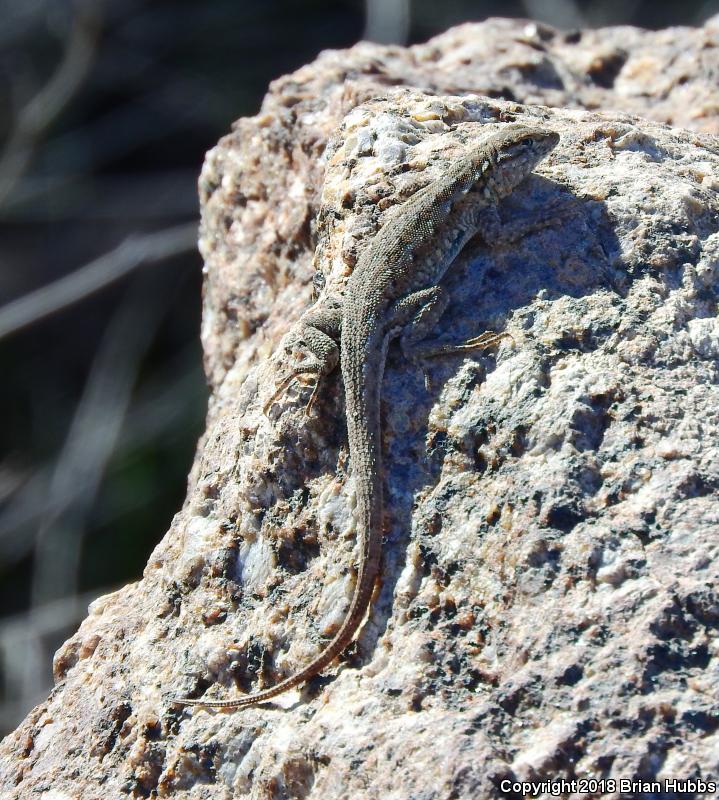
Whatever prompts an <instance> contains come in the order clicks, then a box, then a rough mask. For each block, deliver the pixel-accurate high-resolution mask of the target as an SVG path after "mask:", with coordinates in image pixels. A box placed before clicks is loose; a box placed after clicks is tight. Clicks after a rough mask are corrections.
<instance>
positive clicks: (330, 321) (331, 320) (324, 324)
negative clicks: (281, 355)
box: [262, 308, 339, 416]
mask: <svg viewBox="0 0 719 800" xmlns="http://www.w3.org/2000/svg"><path fill="white" fill-rule="evenodd" d="M338 327H339V315H338V311H337V309H334V308H333V309H331V310H330V312H329V313H328V312H324V313H319V312H314V313H313V314H308V315H307V317H306V318H305V320H304V321H303V323H302V325H301V326H300V328H299V331H298V336H297V340H296V345H297V346H298V347H299V348H300V349H302V350H304V351H306V352H309V359H308V360H306V361H305V362H304V363H302V364H299V365H298V366H297V367H295V368H294V369H291V370H290V371H289V372H288V373H287V374H286V375H285V376H284V377H283V378H282V380H281V381H280V383H279V384H278V386H277V388H276V389H275V391H274V392H273V394H272V396H271V397H270V399H269V400H268V401H267V402H266V403H265V404H264V405H263V407H262V410H263V413H264V414H267V412H268V410H269V408H270V406H271V405H272V404H273V403H274V402H275V400H276V399H277V398H278V397H279V396H280V395H281V394H282V392H284V391H285V389H286V388H287V387H288V386H289V385H290V384H291V383H292V382H293V381H295V380H297V379H298V378H299V377H300V376H302V375H316V376H317V382H316V383H315V386H314V388H313V389H312V394H311V395H310V398H309V400H308V401H307V406H306V407H305V414H306V415H308V416H309V414H310V412H311V410H312V407H313V405H314V403H315V400H316V399H317V393H318V391H319V387H320V385H321V383H322V378H323V377H324V376H325V375H329V373H330V372H332V370H333V369H334V368H335V367H336V366H337V362H338V361H339V348H338V346H337V333H336V330H337V329H338Z"/></svg>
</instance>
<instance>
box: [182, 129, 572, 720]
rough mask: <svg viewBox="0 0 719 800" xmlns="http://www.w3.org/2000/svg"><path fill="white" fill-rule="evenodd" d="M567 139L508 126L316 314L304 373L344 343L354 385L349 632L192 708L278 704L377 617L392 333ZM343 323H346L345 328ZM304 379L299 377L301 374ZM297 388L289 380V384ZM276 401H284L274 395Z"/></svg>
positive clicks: (368, 255)
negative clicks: (371, 611)
mask: <svg viewBox="0 0 719 800" xmlns="http://www.w3.org/2000/svg"><path fill="white" fill-rule="evenodd" d="M558 141H559V135H558V134H557V133H554V132H553V131H549V130H545V129H543V128H535V127H527V126H524V125H507V126H505V127H503V128H502V129H500V131H499V132H498V133H496V134H494V135H493V136H491V137H490V138H489V139H488V140H486V141H484V142H482V143H480V144H478V145H477V146H476V147H475V148H474V149H473V150H472V151H470V152H469V153H468V154H467V155H466V156H464V157H463V158H461V159H459V160H458V161H456V162H455V163H454V164H453V165H452V166H451V167H450V168H449V170H448V171H447V174H446V175H444V176H443V177H441V178H439V179H438V180H436V181H434V182H433V183H431V184H429V185H428V186H426V187H425V188H424V189H421V190H420V191H418V192H417V193H416V194H415V195H413V196H412V197H411V198H410V199H409V200H408V201H407V202H406V203H404V204H402V205H401V206H399V207H398V208H397V209H396V210H394V211H393V212H391V219H390V220H389V221H388V222H387V223H386V224H385V225H384V226H383V227H382V229H381V230H380V231H379V233H378V234H377V235H376V236H375V237H374V239H373V240H372V241H371V242H370V243H369V245H368V246H367V248H366V249H365V251H364V252H363V253H362V256H361V257H360V259H359V261H358V262H357V266H356V267H355V269H354V272H353V273H352V275H351V277H350V279H349V280H348V282H347V286H346V289H345V292H344V295H343V299H342V303H341V316H340V308H339V307H337V308H336V312H337V313H336V314H334V315H333V314H332V313H330V314H329V315H328V314H327V313H326V312H325V313H324V314H322V313H320V314H314V313H313V312H312V311H310V312H309V313H308V314H306V315H305V317H304V318H303V320H301V322H300V330H299V333H300V334H301V337H302V338H303V339H304V344H306V346H307V347H308V348H309V350H310V351H311V352H312V353H313V354H314V356H315V358H316V362H315V364H314V366H312V367H311V368H309V369H307V368H305V369H303V370H301V372H313V373H316V374H318V376H321V375H324V374H326V373H327V372H329V371H331V370H332V369H333V368H334V366H335V365H336V363H337V355H338V354H337V345H336V338H337V332H338V328H340V327H341V337H340V353H341V358H340V361H341V365H342V380H343V382H344V387H345V396H346V414H347V432H348V441H349V448H350V462H351V465H352V474H353V476H354V478H355V482H356V496H357V507H356V515H357V529H358V532H359V537H360V558H359V568H358V575H357V582H356V584H355V589H354V594H353V596H352V601H351V603H350V607H349V611H348V612H347V615H346V617H345V619H344V622H343V623H342V625H341V627H340V629H339V630H338V631H337V633H336V634H335V636H334V638H333V639H332V640H331V641H330V643H329V644H328V645H327V647H326V648H325V649H324V650H322V652H321V653H320V654H319V655H318V656H317V658H315V659H314V660H313V661H312V662H310V663H309V664H308V665H307V666H306V667H304V668H303V669H301V670H300V671H299V672H297V673H295V674H294V675H291V676H290V677H289V678H286V679H285V680H283V681H280V682H279V683H278V684H276V685H275V686H272V687H271V688H269V689H265V690H263V691H260V692H256V693H255V694H250V695H246V696H244V697H240V698H238V699H236V700H201V699H190V698H178V699H176V700H174V701H173V702H175V703H179V704H182V705H197V706H207V707H210V708H222V709H237V708H244V707H245V706H252V705H256V704H257V703H263V702H265V701H266V700H270V699H271V698H273V697H276V696H277V695H279V694H282V693H283V692H286V691H287V690H288V689H291V688H293V687H294V686H297V685H299V684H301V683H304V682H305V681H307V680H308V679H310V678H312V677H313V676H314V675H317V674H318V673H319V672H321V671H322V670H323V669H324V668H325V667H326V666H327V665H328V664H329V663H330V662H331V661H333V660H334V659H335V658H336V657H337V656H338V655H339V654H340V653H341V652H342V651H343V650H344V649H345V647H346V646H347V645H348V644H349V643H350V641H351V640H352V638H353V636H354V634H355V632H356V631H357V628H358V627H359V625H360V623H361V622H362V619H363V618H364V616H365V614H366V613H367V608H368V606H369V602H370V598H371V595H372V591H373V588H374V584H375V581H376V579H377V571H378V568H379V560H380V555H381V549H382V480H381V473H382V464H381V452H380V423H379V410H380V388H381V385H382V374H383V371H384V365H385V360H386V355H387V347H388V344H389V341H390V340H391V338H392V337H394V336H396V335H397V334H398V333H400V332H402V346H403V349H404V350H405V352H406V353H407V354H408V355H409V357H412V356H411V354H412V345H414V344H415V343H416V341H417V340H418V339H419V338H421V337H422V336H423V335H424V334H425V333H426V332H427V330H428V329H429V328H431V326H432V324H433V323H434V322H435V321H436V320H437V319H438V318H439V316H441V313H442V312H443V311H444V309H445V308H446V305H447V298H446V297H445V295H444V294H443V293H442V291H441V289H440V287H439V282H440V280H441V279H442V277H443V276H444V274H445V272H446V271H447V269H448V268H449V267H450V265H451V264H452V262H453V261H454V259H455V257H456V256H457V254H458V253H459V252H460V251H461V249H462V247H463V246H464V245H465V243H466V242H467V241H468V240H469V239H470V238H471V237H472V236H474V235H475V234H476V232H477V229H478V226H479V224H480V221H481V216H482V214H483V212H486V211H487V210H488V209H489V210H491V209H493V208H494V207H496V206H497V204H498V203H499V202H500V201H501V200H502V198H503V197H506V196H507V195H508V194H510V193H511V192H512V191H513V190H514V188H515V187H516V186H518V185H519V184H520V183H521V182H522V181H523V180H524V179H525V178H526V177H527V176H528V175H529V174H530V173H531V172H532V170H533V169H534V167H535V166H536V165H537V164H538V163H539V162H540V161H541V160H542V159H543V158H544V157H545V156H546V155H547V154H548V153H549V152H550V151H551V150H552V149H553V148H554V147H555V146H556V144H557V142H558ZM340 320H341V326H340V325H339V324H338V323H340ZM500 337H501V334H498V335H496V336H492V335H490V336H487V335H484V336H479V337H477V338H475V339H472V340H470V341H469V342H466V343H464V344H462V345H458V346H457V347H454V348H451V347H449V348H448V347H443V348H435V350H433V351H431V352H430V351H427V350H426V349H425V350H424V351H423V352H424V353H425V354H427V353H429V354H432V355H435V354H437V353H440V352H452V351H454V350H463V349H465V350H466V349H469V348H472V347H486V346H488V345H489V344H493V343H494V342H495V341H496V340H497V339H498V338H500ZM296 374H300V371H298V372H297V373H292V374H291V376H290V377H294V376H295V375H296ZM282 385H283V386H286V385H287V382H284V383H283V384H282ZM273 399H274V397H273Z"/></svg>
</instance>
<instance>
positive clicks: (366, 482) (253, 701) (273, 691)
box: [172, 365, 382, 710]
mask: <svg viewBox="0 0 719 800" xmlns="http://www.w3.org/2000/svg"><path fill="white" fill-rule="evenodd" d="M365 368H367V367H365ZM343 371H344V365H343ZM377 373H379V374H377ZM377 373H375V374H376V378H378V379H375V380H372V381H370V382H369V383H370V385H371V386H372V387H373V388H374V387H375V386H376V387H377V390H376V391H370V392H368V391H367V390H366V387H365V383H366V382H365V380H363V376H361V375H353V376H352V378H349V377H348V376H347V375H345V393H346V395H347V408H348V409H352V410H353V411H352V413H348V414H347V428H348V431H347V432H348V440H349V442H350V463H351V465H352V473H353V476H354V479H355V493H356V500H357V505H356V512H355V513H356V519H357V530H358V537H359V542H360V557H359V568H358V574H357V582H356V584H355V588H354V592H353V594H352V600H351V602H350V606H349V609H348V611H347V614H346V616H345V618H344V621H343V622H342V625H341V626H340V629H339V630H338V631H337V633H336V634H335V636H334V638H333V639H332V641H330V643H329V644H328V645H327V647H325V649H324V650H322V652H321V653H320V654H319V655H318V656H317V658H315V659H314V660H313V661H311V662H310V663H309V664H308V665H307V666H306V667H304V668H303V669H301V670H300V671H299V672H296V673H295V674H294V675H290V676H289V677H288V678H285V679H284V680H282V681H280V682H279V683H278V684H275V686H272V687H270V688H269V689H264V690H262V691H260V692H255V693H254V694H248V695H244V696H243V697H238V698H237V699H235V700H202V699H200V698H198V699H194V698H189V697H175V698H173V699H172V702H173V703H175V704H177V705H183V706H205V707H207V708H221V709H225V710H233V709H238V708H245V707H247V706H254V705H257V704H258V703H264V702H266V701H267V700H271V699H272V698H273V697H276V696H277V695H279V694H282V693H283V692H286V691H288V690H289V689H292V688H294V687H295V686H298V685H299V684H301V683H304V682H305V681H307V680H309V679H310V678H312V677H314V676H315V675H317V674H318V673H319V672H321V671H322V670H323V669H324V668H325V667H326V666H327V665H328V664H329V663H330V662H331V661H333V660H334V659H335V658H336V657H337V656H338V655H339V654H340V653H341V652H342V651H343V650H344V649H345V647H347V645H348V644H349V643H350V642H351V641H352V638H353V636H354V634H355V632H356V631H357V628H358V627H359V625H360V623H361V622H362V620H363V618H364V616H365V614H366V612H367V608H368V607H369V603H370V599H371V597H372V592H373V591H374V584H375V581H376V578H377V572H378V569H379V560H380V554H381V546H382V483H381V454H380V434H379V391H378V388H379V384H380V383H381V369H379V370H378V371H377ZM368 395H371V396H368Z"/></svg>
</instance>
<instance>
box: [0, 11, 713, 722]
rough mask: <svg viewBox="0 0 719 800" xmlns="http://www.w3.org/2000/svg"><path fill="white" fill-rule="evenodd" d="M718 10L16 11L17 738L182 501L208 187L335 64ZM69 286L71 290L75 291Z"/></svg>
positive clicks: (6, 103)
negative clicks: (285, 84) (240, 121)
mask: <svg viewBox="0 0 719 800" xmlns="http://www.w3.org/2000/svg"><path fill="white" fill-rule="evenodd" d="M717 12H719V0H709V1H707V0H696V1H695V0H685V2H682V3H676V2H658V1H657V0H653V1H652V2H643V1H640V0H622V2H619V0H610V1H609V2H592V3H580V2H572V0H524V2H504V3H498V2H471V0H441V2H439V1H438V0H345V1H344V2H340V1H339V0H336V1H335V2H331V1H330V0H304V2H302V1H301V0H295V2H292V1H291V0H205V2H198V0H164V2H163V1H162V0H153V1H152V2H151V1H150V0H105V2H100V0H84V1H80V0H77V1H76V2H72V0H25V1H24V2H18V0H0V19H1V20H2V25H1V26H0V111H1V113H0V137H2V138H1V140H0V225H2V236H1V237H0V381H1V382H2V391H1V392H0V419H1V420H2V425H1V427H0V442H1V444H0V733H6V732H7V731H8V730H10V729H11V728H13V727H14V726H15V725H16V724H17V722H18V721H19V719H20V718H21V717H22V716H23V715H24V714H25V713H27V711H28V710H29V709H30V707H31V706H32V705H33V704H34V703H36V702H39V701H40V700H41V699H42V698H43V697H44V695H45V694H46V692H47V690H48V688H49V686H50V683H51V673H50V665H51V659H52V654H53V652H54V651H55V649H56V648H57V647H58V646H59V644H60V643H61V642H62V641H63V640H64V639H65V638H66V637H67V636H68V635H70V634H71V633H72V632H73V631H74V630H75V629H76V627H77V625H78V623H79V622H80V621H81V620H82V618H83V617H84V616H85V614H86V613H87V605H88V603H89V602H91V601H92V600H93V599H94V598H95V597H97V596H99V595H101V594H103V593H106V592H108V591H111V590H112V589H113V588H115V587H118V586H120V585H122V584H123V583H126V582H128V581H132V580H135V579H137V578H138V577H139V576H140V574H141V572H142V568H143V566H144V564H145V562H146V560H147V557H148V555H149V553H150V552H151V550H152V548H153V547H154V546H155V544H156V543H157V542H158V541H159V540H160V538H161V537H162V535H163V533H164V532H165V530H166V529H167V527H168V525H169V522H170V520H171V518H172V515H173V513H174V512H175V511H176V510H177V509H178V508H179V506H180V504H181V503H182V500H183V497H184V493H185V482H186V475H187V472H188V470H189V468H190V464H191V460H192V456H193V452H194V447H195V442H196V440H197V437H198V435H199V434H200V432H201V431H202V426H203V417H204V412H205V403H206V389H205V384H204V379H203V374H202V366H201V351H200V346H199V339H198V334H199V324H200V291H201V260H200V258H199V256H198V254H197V252H196V248H195V246H194V241H195V228H196V222H197V216H198V208H197V198H196V180H197V176H198V173H199V170H200V167H201V164H202V160H203V156H204V153H205V151H206V150H207V149H209V148H210V147H212V145H213V144H214V143H215V142H216V141H217V140H218V138H219V137H220V136H222V135H223V134H224V133H225V132H227V131H228V129H229V127H230V124H231V123H232V121H233V120H234V119H236V118H237V117H240V116H243V115H251V114H254V113H255V112H256V111H257V109H258V107H259V104H260V102H261V99H262V96H263V94H264V92H265V90H266V87H267V84H268V82H269V81H271V80H272V79H273V78H276V77H278V76H279V75H282V74H284V73H286V72H289V71H291V70H294V69H296V68H297V67H299V66H301V65H302V64H305V63H307V62H309V61H311V60H312V59H314V58H315V56H316V55H317V54H318V52H319V51H320V50H322V49H326V48H340V47H347V46H350V45H352V44H354V43H355V42H357V41H358V40H360V39H362V38H367V39H371V40H374V41H380V42H395V43H398V44H408V43H415V42H419V41H424V40H425V39H427V38H429V37H431V36H433V35H435V34H437V33H439V32H441V31H443V30H445V29H446V28H448V27H450V26H451V25H454V24H457V23H460V22H465V21H469V20H481V19H484V18H485V17H487V16H499V15H501V16H523V17H531V18H534V19H538V20H541V21H544V22H548V23H551V24H554V25H556V26H558V27H562V28H574V27H586V26H589V27H597V26H601V25H617V24H634V25H640V26H643V27H647V28H660V27H665V26H668V25H677V24H689V25H695V24H701V23H702V22H704V20H705V19H707V18H708V17H709V16H711V15H712V14H715V13H717ZM64 276H71V278H69V279H68V278H66V279H65V280H64V281H62V280H61V279H62V278H63V277H64Z"/></svg>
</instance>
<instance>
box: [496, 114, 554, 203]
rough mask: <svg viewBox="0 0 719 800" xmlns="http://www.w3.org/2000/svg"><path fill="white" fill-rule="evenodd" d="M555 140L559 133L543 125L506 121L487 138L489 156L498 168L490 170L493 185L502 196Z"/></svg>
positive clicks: (519, 181) (546, 152)
mask: <svg viewBox="0 0 719 800" xmlns="http://www.w3.org/2000/svg"><path fill="white" fill-rule="evenodd" d="M558 142H559V134H558V133H556V132H555V131H550V130H548V129H547V128H540V127H534V126H529V125H521V124H517V125H507V126H505V127H504V128H502V130H500V131H499V133H496V134H495V135H494V136H492V138H491V139H490V140H489V141H488V142H487V144H488V146H489V148H490V151H491V155H490V159H491V160H492V161H493V162H494V164H495V165H496V167H498V169H494V170H492V181H493V183H494V189H495V191H496V192H497V194H498V195H499V196H500V197H506V196H507V195H508V194H510V193H511V192H512V191H513V190H514V188H515V187H516V186H517V185H518V184H520V183H521V182H522V181H523V180H524V179H525V178H526V177H527V176H528V175H529V173H530V172H532V170H533V169H534V168H535V167H536V166H537V164H538V163H539V162H540V161H541V160H542V159H543V158H544V157H545V156H546V155H547V154H548V153H550V152H551V151H552V150H553V149H554V148H555V147H556V146H557V143H558Z"/></svg>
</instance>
